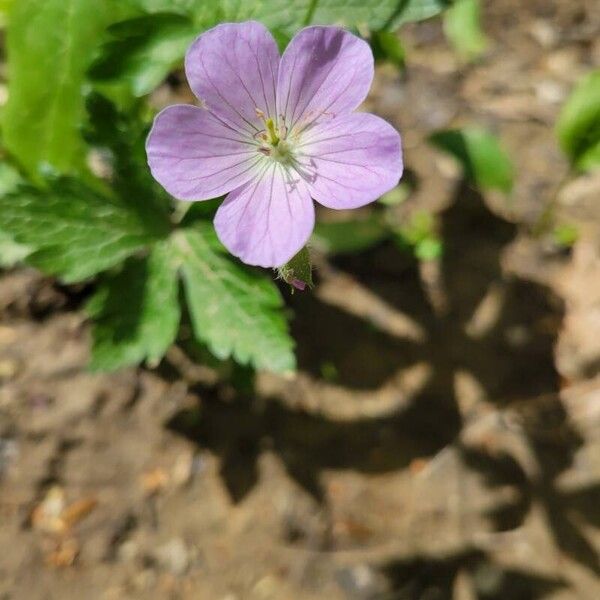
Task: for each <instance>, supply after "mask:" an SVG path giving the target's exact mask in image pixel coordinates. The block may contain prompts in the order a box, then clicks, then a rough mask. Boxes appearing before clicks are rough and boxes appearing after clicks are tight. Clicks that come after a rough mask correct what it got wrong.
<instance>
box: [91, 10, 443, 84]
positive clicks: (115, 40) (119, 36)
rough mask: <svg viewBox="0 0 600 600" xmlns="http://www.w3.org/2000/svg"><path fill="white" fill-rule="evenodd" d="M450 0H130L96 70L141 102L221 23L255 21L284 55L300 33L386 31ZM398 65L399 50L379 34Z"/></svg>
mask: <svg viewBox="0 0 600 600" xmlns="http://www.w3.org/2000/svg"><path fill="white" fill-rule="evenodd" d="M448 3H449V0H366V1H365V0H269V1H268V2H265V1H261V0H253V1H248V0H218V1H214V2H206V0H178V1H176V2H172V1H170V0H128V2H127V3H126V6H127V7H128V8H129V10H130V12H131V11H133V14H135V15H136V16H135V17H133V18H131V19H129V20H127V21H124V22H122V23H118V24H117V25H115V26H113V27H111V30H110V32H109V33H110V34H112V40H111V41H109V42H108V43H107V44H106V45H105V46H104V48H103V52H102V54H101V55H100V57H99V58H98V60H97V61H96V62H95V64H94V66H93V67H92V70H91V74H92V76H93V77H94V78H95V79H96V80H97V81H112V82H117V81H119V82H126V83H128V85H130V86H131V88H132V91H133V93H134V94H135V95H137V96H141V95H144V94H146V93H148V92H149V91H151V90H152V89H153V88H154V87H155V86H156V85H158V84H159V83H160V82H161V81H162V80H163V79H164V78H165V77H166V75H167V74H168V73H169V71H170V70H171V69H172V68H173V66H175V65H176V64H178V63H180V62H181V61H182V60H183V57H184V55H185V51H186V49H187V47H188V46H189V44H190V43H191V42H192V41H193V39H194V38H195V37H196V36H197V35H199V34H200V33H202V31H205V30H206V29H209V28H211V27H214V26H215V25H217V24H219V23H223V22H239V21H246V20H249V19H254V20H258V21H261V22H262V23H264V24H265V25H266V26H267V27H268V28H269V29H270V30H271V31H272V33H273V35H274V36H275V39H276V40H277V43H278V45H279V47H280V50H283V48H284V47H285V46H286V45H287V43H288V41H289V40H290V39H291V37H292V36H293V35H294V34H295V33H296V32H297V31H298V30H299V29H301V28H302V27H304V26H305V25H310V24H321V25H332V24H333V25H341V26H345V27H348V28H352V29H361V30H363V29H370V30H383V29H385V28H389V27H398V26H399V25H402V24H403V23H407V22H410V21H420V20H422V19H426V18H429V17H432V16H434V15H436V14H438V13H439V12H441V11H442V10H443V9H444V8H445V7H446V6H447V5H448ZM379 35H380V36H381V38H382V40H381V41H382V43H383V45H384V46H385V47H386V49H387V53H388V55H389V56H391V57H392V58H393V59H394V60H395V61H396V62H398V61H399V60H400V54H401V47H400V46H399V45H398V43H397V42H396V43H393V41H392V39H391V38H389V37H387V36H386V34H385V33H383V32H382V31H379Z"/></svg>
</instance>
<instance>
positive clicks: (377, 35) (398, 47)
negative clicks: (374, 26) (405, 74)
mask: <svg viewBox="0 0 600 600" xmlns="http://www.w3.org/2000/svg"><path fill="white" fill-rule="evenodd" d="M370 41H371V48H372V50H373V56H374V57H375V60H384V61H387V62H390V63H392V64H393V65H396V66H397V67H398V68H400V69H401V68H403V67H404V60H405V58H406V53H405V51H404V46H403V45H402V42H401V41H400V38H399V37H398V35H397V34H395V33H393V32H392V31H374V32H373V33H372V34H371V40H370Z"/></svg>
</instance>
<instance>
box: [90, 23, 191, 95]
mask: <svg viewBox="0 0 600 600" xmlns="http://www.w3.org/2000/svg"><path fill="white" fill-rule="evenodd" d="M108 33H109V35H110V36H111V38H112V39H111V40H110V41H108V42H107V43H106V44H104V46H103V48H102V50H101V54H100V56H99V57H98V58H97V59H96V61H95V62H94V64H93V65H92V67H91V69H90V76H91V77H92V78H93V79H95V80H96V81H104V82H107V81H111V82H115V81H124V82H126V83H127V84H128V85H129V86H130V87H131V91H132V93H133V94H134V95H135V96H143V95H145V94H147V93H149V92H150V91H152V90H153V89H154V88H155V87H157V86H158V85H159V84H160V83H161V82H162V81H163V80H164V79H165V77H166V76H167V75H168V73H169V71H171V70H172V69H173V67H174V66H176V65H177V64H178V63H179V62H181V60H182V58H183V56H184V55H185V52H186V50H187V48H188V46H189V45H190V44H191V42H192V41H193V40H194V38H195V37H196V35H197V33H198V32H197V31H196V29H195V27H194V24H193V23H192V21H191V20H190V19H189V18H187V17H184V16H182V15H178V14H169V13H157V14H151V15H145V16H141V17H136V18H133V19H129V20H127V21H122V22H120V23H117V24H115V25H113V26H111V27H110V28H109V30H108Z"/></svg>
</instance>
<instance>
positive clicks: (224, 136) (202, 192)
mask: <svg viewBox="0 0 600 600" xmlns="http://www.w3.org/2000/svg"><path fill="white" fill-rule="evenodd" d="M146 152H147V154H148V164H149V165H150V170H151V171H152V175H153V176H154V178H155V179H156V180H157V181H158V182H159V183H160V184H161V185H162V186H163V187H164V188H165V189H166V190H167V192H169V194H171V195H172V196H174V197H175V198H177V199H179V200H208V199H210V198H216V197H217V196H221V195H222V194H226V193H227V192H229V191H231V190H233V189H235V188H237V187H239V186H241V185H243V184H244V183H246V182H247V181H249V180H250V179H252V178H253V177H254V176H255V174H256V172H257V171H258V163H259V162H260V161H261V159H262V158H264V157H263V156H262V155H261V154H260V153H259V152H258V151H257V146H256V144H255V143H254V142H253V141H252V140H251V139H249V138H247V137H244V136H243V135H241V134H239V133H238V132H237V131H235V130H233V129H231V128H229V127H227V126H225V125H224V124H223V123H222V122H221V121H219V120H217V119H216V118H215V117H214V116H213V115H211V113H209V112H208V111H207V110H205V109H203V108H198V107H197V106H190V105H184V104H179V105H175V106H169V107H167V108H165V109H164V110H163V111H162V112H161V113H159V114H158V115H157V117H156V119H155V120H154V125H153V127H152V131H150V135H149V136H148V140H147V141H146Z"/></svg>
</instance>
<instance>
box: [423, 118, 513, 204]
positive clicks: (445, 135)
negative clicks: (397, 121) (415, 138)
mask: <svg viewBox="0 0 600 600" xmlns="http://www.w3.org/2000/svg"><path fill="white" fill-rule="evenodd" d="M430 141H431V142H432V143H433V144H434V145H435V146H437V147H438V148H440V149H441V150H444V151H445V152H447V153H448V154H450V155H451V156H453V157H454V158H456V159H457V160H458V161H459V163H460V164H461V166H462V168H463V170H464V174H465V177H466V178H467V179H468V180H469V181H470V182H471V183H472V184H473V185H475V186H477V187H478V188H480V189H482V190H487V189H497V190H500V191H501V192H504V193H509V192H510V191H511V189H512V186H513V173H514V168H513V165H512V162H511V160H510V158H509V157H508V155H507V154H506V153H505V152H504V150H502V148H501V147H500V143H499V141H498V139H497V138H496V136H494V135H493V134H491V133H489V132H487V131H485V130H483V129H479V128H477V127H467V128H464V129H449V130H445V131H438V132H436V133H434V134H433V135H432V136H431V137H430Z"/></svg>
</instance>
